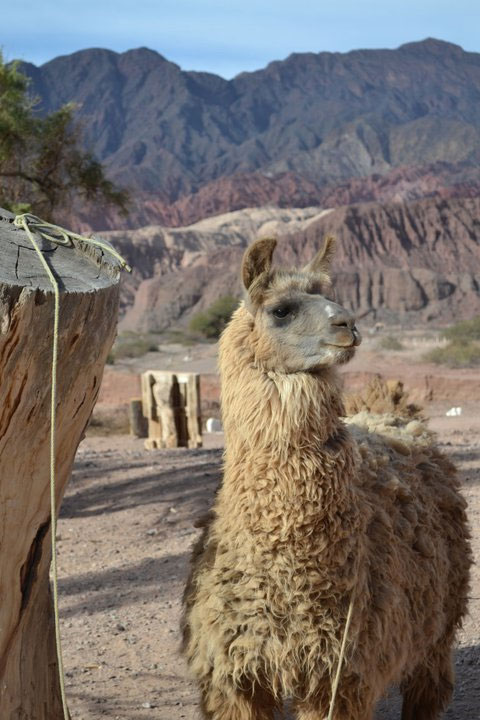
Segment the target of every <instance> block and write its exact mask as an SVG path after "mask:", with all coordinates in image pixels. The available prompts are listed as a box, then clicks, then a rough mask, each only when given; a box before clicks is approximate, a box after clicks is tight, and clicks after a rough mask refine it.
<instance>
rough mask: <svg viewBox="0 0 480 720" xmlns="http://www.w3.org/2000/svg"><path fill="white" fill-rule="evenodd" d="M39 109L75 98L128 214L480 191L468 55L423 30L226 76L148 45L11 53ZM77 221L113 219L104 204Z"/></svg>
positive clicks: (475, 73)
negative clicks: (34, 58)
mask: <svg viewBox="0 0 480 720" xmlns="http://www.w3.org/2000/svg"><path fill="white" fill-rule="evenodd" d="M22 68H23V72H25V73H26V74H27V75H28V76H29V77H30V78H31V86H32V87H31V89H32V92H33V93H34V94H35V95H37V96H38V97H39V98H40V105H39V108H40V111H41V112H45V113H47V112H49V111H51V110H55V109H57V108H58V107H60V106H61V105H62V104H64V103H67V102H74V103H76V104H77V117H78V119H79V120H80V122H81V123H82V125H83V128H84V137H85V144H86V146H87V147H89V148H90V149H92V150H93V151H94V153H95V155H96V157H97V158H98V159H99V160H100V161H101V162H102V163H103V164H104V165H105V167H106V169H107V171H108V174H109V176H110V177H111V178H112V179H114V180H115V181H116V182H117V183H119V184H121V185H124V186H127V187H128V188H129V189H130V191H131V194H132V198H133V201H134V202H133V208H132V213H131V216H130V219H129V221H128V225H129V226H130V227H138V226H140V225H143V224H150V223H154V222H160V223H163V224H166V225H185V224H188V223H189V222H193V221H196V220H198V219H199V218H201V217H205V216H206V215H209V214H216V213H219V212H227V211H230V210H235V209H239V208H242V207H248V206H252V205H263V204H265V202H266V201H267V200H268V199H270V201H271V202H274V203H276V204H278V205H280V206H284V207H292V206H297V207H305V206H309V205H324V206H325V205H329V206H334V205H340V204H346V203H352V202H359V201H367V200H380V201H383V200H387V201H388V200H392V199H393V200H395V201H399V200H405V199H410V200H411V199H416V198H420V197H424V196H428V195H439V194H440V195H442V194H443V196H450V197H456V196H465V194H467V195H470V196H475V195H477V194H479V193H480V171H479V169H478V168H479V162H480V54H477V53H472V52H465V51H464V50H462V48H460V47H459V46H457V45H453V44H451V43H446V42H443V41H440V40H435V39H431V38H430V39H427V40H424V41H421V42H413V43H409V44H406V45H402V46H401V47H399V48H398V49H396V50H354V51H352V52H348V53H326V52H320V53H301V54H292V55H290V56H289V57H288V58H287V59H285V60H282V61H276V62H272V63H270V64H269V65H268V66H267V67H266V68H264V69H262V70H258V71H256V72H249V73H241V74H240V75H237V76H236V77H235V78H233V79H232V80H225V79H223V78H221V77H219V76H217V75H213V74H210V73H204V72H186V71H183V70H182V69H181V68H180V67H178V65H176V64H174V63H172V62H169V61H168V60H167V59H166V58H164V57H163V56H162V55H160V54H159V53H157V52H154V51H152V50H149V49H147V48H138V49H135V50H130V51H128V52H124V53H115V52H112V51H110V50H104V49H89V50H82V51H80V52H76V53H73V54H72V55H68V56H63V57H58V58H55V59H54V60H52V61H50V62H48V63H46V64H44V65H42V66H40V67H36V66H34V65H32V64H28V63H24V64H23V65H22ZM82 216H83V220H84V223H85V224H87V225H88V224H90V225H91V226H93V227H95V228H97V229H102V227H115V226H118V224H119V222H120V220H119V218H118V217H116V216H115V214H114V213H111V212H110V213H108V212H107V213H104V212H103V211H102V212H101V213H96V214H95V213H91V214H90V215H87V214H85V212H82Z"/></svg>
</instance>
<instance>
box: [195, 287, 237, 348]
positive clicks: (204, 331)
mask: <svg viewBox="0 0 480 720" xmlns="http://www.w3.org/2000/svg"><path fill="white" fill-rule="evenodd" d="M238 302H239V301H238V298H236V297H233V295H224V296H223V297H220V298H218V300H216V301H215V302H214V303H213V305H210V307H209V308H207V310H205V311H204V312H199V313H196V314H195V315H194V316H193V317H192V319H191V320H190V325H189V329H190V330H191V332H194V333H198V334H199V335H203V337H206V338H208V339H216V338H218V337H220V333H221V332H222V330H223V329H224V328H225V326H226V324H227V323H228V321H229V320H230V318H231V316H232V313H233V311H234V310H236V309H237V307H238Z"/></svg>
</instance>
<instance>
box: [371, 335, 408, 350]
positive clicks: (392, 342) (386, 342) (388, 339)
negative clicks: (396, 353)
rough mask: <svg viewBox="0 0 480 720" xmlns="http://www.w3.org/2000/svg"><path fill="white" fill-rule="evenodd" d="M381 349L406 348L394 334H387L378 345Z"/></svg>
mask: <svg viewBox="0 0 480 720" xmlns="http://www.w3.org/2000/svg"><path fill="white" fill-rule="evenodd" d="M377 347H378V349H379V350H405V348H404V346H403V345H402V343H401V342H400V340H399V339H398V338H396V337H395V336H394V335H385V337H383V338H381V340H380V341H379V343H378V345H377Z"/></svg>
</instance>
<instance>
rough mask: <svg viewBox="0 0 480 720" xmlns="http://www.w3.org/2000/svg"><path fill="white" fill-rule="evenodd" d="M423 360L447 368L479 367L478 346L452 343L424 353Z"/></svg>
mask: <svg viewBox="0 0 480 720" xmlns="http://www.w3.org/2000/svg"><path fill="white" fill-rule="evenodd" d="M423 359H424V360H426V361H427V362H433V363H436V364H437V365H448V367H478V366H480V345H479V344H478V343H474V342H460V341H458V342H457V341H454V342H451V343H449V344H448V345H446V346H445V347H442V348H435V349H434V350H430V352H428V353H425V355H424V356H423Z"/></svg>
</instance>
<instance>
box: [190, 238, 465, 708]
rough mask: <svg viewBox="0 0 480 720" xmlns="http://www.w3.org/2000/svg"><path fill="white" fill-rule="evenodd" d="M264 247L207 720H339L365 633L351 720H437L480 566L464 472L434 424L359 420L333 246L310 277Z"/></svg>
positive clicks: (205, 674)
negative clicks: (473, 570) (335, 296)
mask: <svg viewBox="0 0 480 720" xmlns="http://www.w3.org/2000/svg"><path fill="white" fill-rule="evenodd" d="M274 248H275V240H270V239H263V240H259V241H257V242H256V243H254V244H253V245H252V246H251V247H250V248H248V249H247V251H246V253H245V256H244V260H243V267H242V275H243V283H244V285H245V288H246V291H247V294H246V300H245V302H244V303H243V304H242V305H241V306H240V308H239V309H238V310H237V311H236V312H235V313H234V315H233V317H232V320H231V322H230V324H229V325H228V326H227V328H226V329H225V331H224V333H223V335H222V338H221V341H220V371H221V380H222V412H223V423H224V429H225V461H224V477H223V482H222V485H221V487H220V489H219V492H218V495H217V498H216V500H215V504H214V508H213V511H212V513H211V515H210V517H208V518H207V519H206V521H205V523H204V524H205V527H204V531H203V536H202V537H201V538H200V540H199V541H198V543H197V546H196V547H195V549H194V552H193V559H192V570H191V576H190V579H189V581H188V584H187V588H186V590H185V596H184V615H183V620H182V625H183V637H184V640H183V649H184V653H185V655H186V657H187V660H188V663H189V666H190V669H191V671H192V672H193V674H194V676H195V677H196V679H197V682H198V685H199V689H200V694H201V709H202V713H203V717H204V718H210V719H211V720H272V718H273V717H274V713H275V711H276V710H281V708H282V706H283V704H284V702H285V701H288V702H289V703H290V705H291V707H292V710H293V713H294V715H295V717H296V718H298V720H323V719H324V718H325V717H326V716H327V713H328V711H329V704H330V699H331V695H332V678H333V676H334V674H335V672H336V668H337V666H338V663H339V654H340V646H341V643H342V640H343V635H344V629H345V625H346V620H347V615H348V613H349V609H351V611H352V612H351V624H350V627H349V631H348V638H347V645H346V652H345V658H344V662H343V666H342V668H341V675H340V682H339V685H338V693H337V696H336V700H335V705H334V713H333V717H334V718H335V720H371V719H372V717H373V713H374V708H375V705H376V702H377V700H378V699H379V698H380V697H381V696H382V695H383V694H384V693H385V692H386V690H387V689H388V687H389V686H390V685H392V684H399V685H400V688H401V691H402V693H403V710H402V720H435V719H436V718H438V717H439V715H440V713H441V711H442V710H443V709H444V708H445V707H446V706H447V704H448V702H449V700H450V698H451V694H452V689H453V682H454V678H453V669H452V659H451V650H452V644H453V642H454V636H455V632H456V630H457V628H458V627H459V626H460V624H461V620H462V617H463V615H464V614H465V612H466V605H467V593H468V575H469V567H470V563H471V554H470V547H469V533H468V529H467V523H466V513H465V502H464V500H463V499H462V497H461V496H460V494H459V491H458V481H457V479H456V475H455V468H454V467H453V465H452V464H451V463H450V461H449V460H448V459H447V458H446V457H445V456H444V455H442V454H441V453H440V451H439V450H438V449H437V448H436V447H435V444H434V442H433V440H432V437H431V436H430V434H429V433H428V431H427V430H426V428H425V426H424V424H423V423H422V422H421V420H417V419H413V420H412V418H411V417H408V416H407V417H401V416H400V415H399V416H396V415H394V414H387V415H375V414H373V413H371V412H368V411H367V410H363V411H361V412H360V413H359V414H357V415H356V416H355V417H354V418H350V419H348V420H345V418H343V415H344V409H343V404H342V399H341V392H340V389H339V380H338V377H337V374H336V370H335V365H338V364H340V363H344V362H347V361H348V360H349V359H350V358H351V357H352V356H353V354H354V352H355V348H356V346H357V345H358V344H359V343H360V334H359V332H358V330H357V328H356V326H355V322H354V318H353V317H352V316H351V314H350V313H349V312H348V311H347V310H345V309H344V308H342V307H340V306H339V305H338V304H336V303H335V302H333V301H331V300H329V299H327V296H328V292H329V289H330V280H329V266H330V262H331V259H332V255H333V251H334V243H333V241H332V240H331V239H327V240H326V241H325V244H324V247H323V249H322V250H321V251H320V252H319V253H318V254H317V255H316V257H315V258H314V259H313V260H312V261H311V263H309V265H307V267H306V268H304V269H303V270H296V271H284V270H275V269H273V268H272V255H273V251H274Z"/></svg>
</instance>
